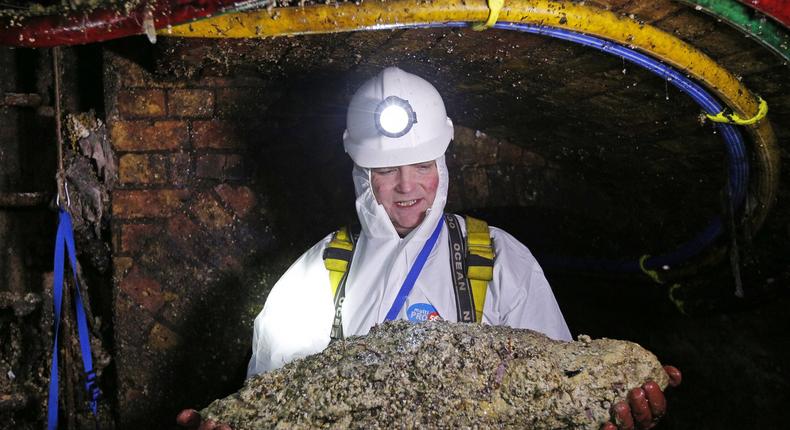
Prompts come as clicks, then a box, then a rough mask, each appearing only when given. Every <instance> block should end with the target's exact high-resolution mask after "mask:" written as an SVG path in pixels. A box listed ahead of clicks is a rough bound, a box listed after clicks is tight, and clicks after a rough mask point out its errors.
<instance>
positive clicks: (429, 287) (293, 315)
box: [247, 156, 571, 377]
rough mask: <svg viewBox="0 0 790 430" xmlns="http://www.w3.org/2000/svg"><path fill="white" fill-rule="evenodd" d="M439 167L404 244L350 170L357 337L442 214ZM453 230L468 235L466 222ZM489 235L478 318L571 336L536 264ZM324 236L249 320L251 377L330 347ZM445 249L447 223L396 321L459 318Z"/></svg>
mask: <svg viewBox="0 0 790 430" xmlns="http://www.w3.org/2000/svg"><path fill="white" fill-rule="evenodd" d="M436 164H437V168H438V172H439V186H438V189H437V191H436V199H435V200H434V202H433V205H432V206H431V209H430V210H429V212H428V213H427V215H426V217H425V219H424V220H423V222H422V223H421V224H420V225H419V226H418V227H417V228H415V229H414V230H412V231H411V232H410V233H409V234H408V235H407V236H406V237H404V238H401V237H399V236H398V233H397V232H396V231H395V227H394V226H393V225H392V222H391V221H390V220H389V217H388V216H387V213H386V212H385V210H384V207H383V206H381V205H379V204H378V202H377V201H376V198H375V196H374V195H373V190H372V188H371V181H370V170H369V169H363V168H361V167H358V166H356V167H354V173H353V177H354V185H355V188H356V194H357V200H356V208H357V215H358V216H359V220H360V223H361V226H362V232H361V234H360V237H359V240H358V241H357V244H356V249H355V251H354V257H353V260H352V263H351V268H350V271H349V273H348V280H347V282H346V298H345V301H344V303H343V308H342V319H343V334H344V335H345V336H351V335H364V334H366V333H367V332H368V331H369V330H370V328H371V327H372V326H374V325H375V324H379V323H381V322H382V321H384V318H385V316H386V314H387V312H388V311H389V309H390V307H391V306H392V302H393V301H394V300H395V297H396V295H397V294H398V291H399V290H400V287H401V285H402V283H403V280H404V278H405V277H406V274H407V273H408V272H409V269H411V267H412V263H413V262H414V260H415V258H416V257H417V255H418V254H419V252H420V250H421V249H422V247H423V245H424V244H425V242H426V241H427V239H428V238H429V237H430V235H431V233H432V232H433V230H434V229H435V227H436V225H437V223H438V222H439V218H440V217H441V216H442V215H443V211H444V206H445V203H446V201H447V187H448V173H447V166H446V164H445V160H444V157H443V156H442V157H440V158H439V159H437V160H436ZM460 224H461V226H462V228H463V229H464V231H465V225H464V223H463V220H461V222H460ZM490 230H491V238H492V240H493V244H494V251H495V255H496V259H495V263H494V278H493V280H491V282H489V285H488V291H487V293H486V300H485V306H484V309H483V322H485V323H487V324H494V325H507V326H511V327H516V328H529V329H532V330H536V331H539V332H542V333H545V334H546V335H548V336H549V337H551V338H554V339H559V340H570V339H571V335H570V332H569V331H568V326H567V325H566V324H565V320H564V319H563V317H562V313H561V312H560V309H559V306H558V305H557V302H556V300H555V299H554V295H553V293H552V291H551V288H550V287H549V284H548V281H546V278H545V276H544V275H543V270H542V269H541V268H540V266H539V265H538V263H537V261H536V260H535V258H534V257H533V256H532V254H531V253H530V252H529V250H528V249H527V248H526V247H525V246H524V245H522V244H521V243H520V242H519V241H518V240H516V239H515V238H514V237H513V236H511V235H510V234H508V233H506V232H505V231H503V230H501V229H498V228H496V227H491V228H490ZM331 238H332V235H331V234H330V235H328V236H326V237H325V238H324V239H322V240H321V241H320V242H318V243H317V244H316V245H315V246H313V247H312V248H310V249H309V250H307V252H305V253H304V254H302V256H301V257H299V259H298V260H297V261H296V262H295V263H294V264H293V265H292V266H291V267H290V268H289V269H288V271H286V272H285V274H284V275H283V276H282V278H280V280H279V281H278V282H277V283H276V284H275V285H274V287H273V288H272V290H271V293H270V294H269V297H268V298H267V300H266V304H265V305H264V307H263V310H262V311H261V313H260V314H259V315H258V316H257V318H256V319H255V332H254V335H253V342H252V358H251V359H250V363H249V366H248V368H247V376H248V377H249V376H252V375H255V374H257V373H261V372H266V371H269V370H272V369H276V368H279V367H281V366H283V365H284V364H286V363H288V362H290V361H292V360H294V359H296V358H299V357H304V356H307V355H310V354H314V353H317V352H320V351H322V350H323V349H324V348H326V346H327V345H328V344H329V341H330V332H331V329H332V322H333V319H334V314H335V309H334V298H333V297H332V292H331V286H330V283H329V272H328V271H327V269H326V267H325V266H324V260H323V251H324V248H325V247H326V246H327V244H328V243H329V241H330V240H331ZM448 243H449V236H448V231H447V226H446V225H445V226H444V227H443V228H442V231H441V234H440V235H439V239H438V241H437V242H436V245H435V246H434V248H433V250H432V251H431V254H430V255H429V257H428V259H427V261H426V263H425V266H424V267H423V269H422V272H421V273H420V275H419V277H418V278H417V281H416V282H415V284H414V288H413V289H412V291H411V293H410V294H409V297H408V299H407V300H406V303H405V304H404V306H403V308H402V309H401V313H400V318H401V319H407V318H408V319H411V320H413V321H419V320H424V319H425V317H426V316H427V315H429V314H431V313H434V312H437V313H438V314H439V316H440V317H441V318H443V319H445V320H449V321H457V315H456V312H457V311H456V303H455V290H454V288H453V283H452V280H451V270H450V255H449V249H450V248H449V245H448Z"/></svg>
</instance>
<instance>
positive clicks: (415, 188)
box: [370, 161, 439, 237]
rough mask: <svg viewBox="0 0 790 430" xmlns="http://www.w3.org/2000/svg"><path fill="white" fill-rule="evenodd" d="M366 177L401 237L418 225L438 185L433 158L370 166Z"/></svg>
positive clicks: (437, 172) (434, 196)
mask: <svg viewBox="0 0 790 430" xmlns="http://www.w3.org/2000/svg"><path fill="white" fill-rule="evenodd" d="M370 179H371V182H372V184H373V194H374V195H375V196H376V200H377V201H378V202H379V204H381V205H382V206H384V210H386V211H387V215H389V218H390V221H392V225H394V226H395V230H396V231H397V232H398V234H399V235H400V236H401V237H403V236H405V235H407V234H408V233H409V232H410V231H412V230H413V229H414V228H415V227H417V226H418V225H420V223H421V222H422V220H423V218H425V211H427V210H428V208H430V207H431V205H432V204H433V200H434V199H435V198H436V189H437V188H438V187H439V171H438V170H437V169H436V162H435V161H428V162H425V163H417V164H409V165H407V166H397V167H382V168H376V169H371V172H370Z"/></svg>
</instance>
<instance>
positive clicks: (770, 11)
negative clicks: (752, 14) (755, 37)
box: [738, 0, 790, 28]
mask: <svg viewBox="0 0 790 430" xmlns="http://www.w3.org/2000/svg"><path fill="white" fill-rule="evenodd" d="M738 1H740V2H741V3H743V4H745V5H746V6H749V7H752V8H754V9H757V10H759V11H760V12H762V13H764V14H766V15H768V16H770V17H771V18H773V19H775V20H777V21H779V22H780V23H782V24H783V25H784V26H785V27H787V28H790V2H788V1H787V0H738Z"/></svg>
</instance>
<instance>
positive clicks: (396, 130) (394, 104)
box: [375, 96, 417, 137]
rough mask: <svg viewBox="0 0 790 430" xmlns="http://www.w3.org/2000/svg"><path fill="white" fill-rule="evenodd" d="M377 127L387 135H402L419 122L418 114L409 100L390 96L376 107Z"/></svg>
mask: <svg viewBox="0 0 790 430" xmlns="http://www.w3.org/2000/svg"><path fill="white" fill-rule="evenodd" d="M375 118H376V128H377V129H378V130H379V132H380V133H381V134H383V135H384V136H387V137H401V136H403V135H404V134H406V133H408V132H409V130H411V127H412V126H413V125H414V123H416V122H417V114H416V113H414V110H413V109H412V108H411V105H410V104H409V102H408V101H406V100H403V99H402V98H400V97H396V96H389V97H387V98H386V99H384V101H383V102H381V103H379V105H378V106H377V107H376V113H375Z"/></svg>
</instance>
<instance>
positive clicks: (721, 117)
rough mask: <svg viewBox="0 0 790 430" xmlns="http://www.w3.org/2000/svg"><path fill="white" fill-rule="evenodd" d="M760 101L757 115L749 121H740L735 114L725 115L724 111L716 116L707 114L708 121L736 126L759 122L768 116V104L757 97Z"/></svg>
mask: <svg viewBox="0 0 790 430" xmlns="http://www.w3.org/2000/svg"><path fill="white" fill-rule="evenodd" d="M757 99H759V100H760V107H759V109H757V114H756V115H755V116H753V117H751V118H749V119H742V118H741V117H740V116H738V114H737V113H727V114H725V113H724V111H721V112H719V113H717V114H716V115H711V114H707V117H708V119H710V120H711V121H713V122H723V123H727V124H737V125H751V124H754V123H756V122H757V121H760V120H761V119H763V118H765V115H767V114H768V103H767V102H766V101H765V100H763V99H762V97H759V96H758V97H757Z"/></svg>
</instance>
